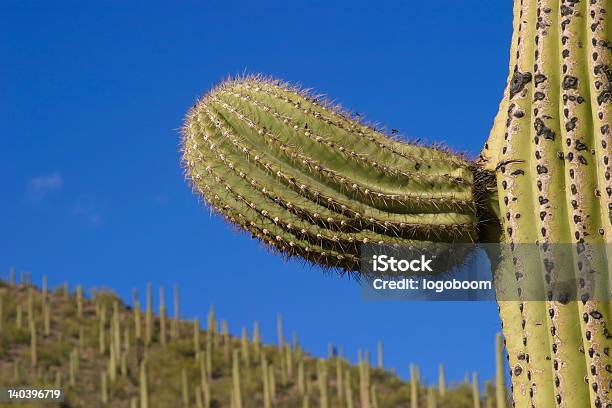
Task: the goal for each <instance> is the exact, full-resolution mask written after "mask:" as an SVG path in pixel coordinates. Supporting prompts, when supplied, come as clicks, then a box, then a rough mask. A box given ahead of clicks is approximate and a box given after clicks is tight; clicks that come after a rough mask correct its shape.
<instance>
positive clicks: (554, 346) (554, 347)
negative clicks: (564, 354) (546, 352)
mask: <svg viewBox="0 0 612 408" xmlns="http://www.w3.org/2000/svg"><path fill="white" fill-rule="evenodd" d="M552 352H553V353H555V354H556V353H557V343H553V345H552Z"/></svg>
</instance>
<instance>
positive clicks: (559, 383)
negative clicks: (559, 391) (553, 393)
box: [555, 375, 561, 387]
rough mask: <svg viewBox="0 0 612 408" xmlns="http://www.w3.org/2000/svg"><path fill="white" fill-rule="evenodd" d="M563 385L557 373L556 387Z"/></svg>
mask: <svg viewBox="0 0 612 408" xmlns="http://www.w3.org/2000/svg"><path fill="white" fill-rule="evenodd" d="M559 385H561V381H559V376H558V375H555V387H559Z"/></svg>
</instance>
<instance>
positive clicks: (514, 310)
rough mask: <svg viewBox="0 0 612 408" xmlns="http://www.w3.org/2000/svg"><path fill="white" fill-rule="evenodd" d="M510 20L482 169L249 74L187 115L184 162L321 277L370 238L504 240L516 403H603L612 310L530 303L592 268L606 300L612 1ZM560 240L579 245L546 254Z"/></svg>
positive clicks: (553, 7)
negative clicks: (525, 250)
mask: <svg viewBox="0 0 612 408" xmlns="http://www.w3.org/2000/svg"><path fill="white" fill-rule="evenodd" d="M514 14H515V18H514V34H513V36H512V43H511V53H510V62H509V67H510V70H509V75H508V81H507V86H506V89H505V92H504V98H503V99H502V101H501V103H500V108H499V113H498V115H497V116H496V118H495V121H494V124H493V128H492V130H491V133H490V135H489V138H488V140H487V142H486V143H485V146H484V148H483V150H482V152H481V154H480V156H479V158H478V160H476V161H474V162H472V161H470V160H467V159H465V158H464V157H461V156H460V155H457V154H453V153H452V152H449V151H448V150H444V149H439V148H435V147H424V146H419V145H415V144H406V143H403V142H400V141H398V140H394V139H393V138H390V137H387V136H386V135H384V134H383V133H381V132H379V131H376V130H375V129H372V128H371V127H369V126H367V125H364V124H363V123H360V121H358V120H356V118H354V117H352V116H351V115H350V114H348V113H347V112H345V111H343V110H342V109H340V108H338V107H335V106H331V105H330V104H328V103H327V102H325V100H323V99H321V98H318V97H317V96H315V95H312V94H308V93H307V92H304V91H300V90H299V89H297V88H295V87H291V86H289V85H287V84H284V83H281V82H278V81H273V80H269V79H266V78H261V77H247V78H240V79H235V80H229V81H226V82H224V83H223V84H221V85H219V86H218V87H216V88H215V89H214V90H212V91H211V92H210V93H209V94H208V95H206V96H205V97H204V98H203V99H202V100H200V101H199V102H198V103H197V104H196V105H195V106H194V107H193V108H192V109H191V110H190V111H189V113H188V115H187V119H186V123H185V126H184V129H183V136H182V150H183V163H184V166H185V169H186V173H187V177H188V179H189V181H190V182H191V184H192V186H193V188H194V190H195V191H196V192H197V193H198V194H201V195H202V196H204V197H205V198H206V200H207V201H208V202H209V203H210V204H211V205H212V206H213V207H214V208H216V209H217V210H218V211H219V212H220V213H221V214H222V215H223V216H224V217H225V218H227V219H228V220H229V221H231V222H233V223H235V224H238V225H239V226H241V227H242V228H243V229H245V230H247V231H248V232H250V233H251V234H252V235H253V236H254V237H256V238H259V239H260V240H261V241H263V242H264V243H266V244H268V245H269V246H271V247H272V248H275V249H277V250H279V251H280V252H282V253H283V254H285V255H286V256H300V257H302V258H304V259H306V260H309V261H312V262H314V263H317V264H321V265H323V266H329V267H339V268H343V269H345V270H348V271H354V270H358V269H359V266H360V265H359V261H360V259H359V256H360V253H359V249H360V244H361V243H368V242H372V243H398V244H409V243H412V242H501V243H505V244H510V245H509V247H510V248H511V249H510V253H508V254H506V255H507V256H505V257H503V258H501V261H499V262H498V259H496V258H492V261H493V262H492V263H493V264H494V266H495V267H496V268H497V271H498V272H503V276H509V277H510V280H511V281H512V280H513V282H506V283H508V284H509V285H510V286H511V288H514V290H515V292H516V293H518V294H519V299H518V300H516V301H514V300H504V299H501V298H500V299H499V302H498V303H499V308H500V317H501V319H502V323H503V332H504V337H505V345H506V349H507V352H508V358H509V362H510V367H511V378H512V384H513V387H512V392H513V400H514V402H515V404H516V405H517V406H531V405H534V406H537V407H552V406H560V407H581V406H585V404H589V402H590V405H591V406H593V407H600V406H606V405H607V404H610V400H611V397H610V387H609V384H610V382H611V380H612V373H610V370H609V367H610V356H609V341H610V319H611V317H610V302H609V301H608V300H606V299H591V298H588V297H586V293H585V292H584V291H581V292H580V293H579V294H581V295H582V296H581V298H580V300H579V301H569V302H562V301H558V300H557V299H555V298H551V300H548V301H544V300H542V301H534V300H528V299H527V298H526V297H525V296H524V293H525V290H526V289H530V288H532V287H533V286H537V285H539V284H540V282H539V280H540V279H542V277H544V279H547V281H548V279H549V277H553V278H554V277H558V275H559V274H560V269H561V267H560V265H563V266H565V265H570V266H571V265H573V268H574V269H575V274H576V276H579V275H580V274H582V273H583V272H585V271H584V270H586V269H587V268H588V269H589V270H594V271H596V272H598V273H597V274H596V276H597V278H596V279H597V282H596V283H597V286H598V287H600V288H606V289H605V290H607V291H608V292H609V287H610V286H609V271H610V265H611V264H612V257H610V256H609V255H608V254H607V253H606V252H605V251H597V250H594V249H592V245H597V244H606V243H608V244H609V243H611V242H612V222H611V218H610V211H612V180H611V176H610V174H611V173H612V170H611V169H610V149H612V129H611V125H612V123H611V122H612V119H611V118H612V53H611V52H610V38H612V34H611V33H612V28H611V25H612V22H611V18H612V17H611V16H612V6H611V5H610V1H609V0H590V1H586V0H583V1H578V0H515V1H514ZM500 227H501V228H500ZM524 243H529V244H533V243H539V244H542V247H543V248H544V252H543V255H542V259H541V262H524V261H523V260H521V257H519V256H516V254H515V253H513V251H515V250H516V246H517V244H524ZM563 243H573V244H578V245H575V246H574V248H575V249H574V250H572V251H560V250H558V249H557V247H555V246H554V245H548V244H563ZM585 248H586V250H585ZM544 266H545V268H544ZM543 269H545V270H546V274H542V273H541V272H540V271H541V270H543ZM496 276H499V273H497V274H496ZM496 285H497V286H498V289H499V282H496ZM585 379H586V380H585ZM498 388H499V384H498ZM500 403H501V402H500V398H499V397H498V404H500Z"/></svg>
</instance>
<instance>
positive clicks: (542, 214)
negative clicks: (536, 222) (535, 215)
mask: <svg viewBox="0 0 612 408" xmlns="http://www.w3.org/2000/svg"><path fill="white" fill-rule="evenodd" d="M544 218H546V211H540V220H542V221H544Z"/></svg>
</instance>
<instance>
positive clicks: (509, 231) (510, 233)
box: [506, 227, 512, 237]
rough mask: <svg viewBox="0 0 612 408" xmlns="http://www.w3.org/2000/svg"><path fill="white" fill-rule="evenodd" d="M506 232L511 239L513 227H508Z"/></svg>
mask: <svg viewBox="0 0 612 408" xmlns="http://www.w3.org/2000/svg"><path fill="white" fill-rule="evenodd" d="M506 231H507V232H508V236H509V237H511V236H512V227H508V228H507V229H506Z"/></svg>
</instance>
